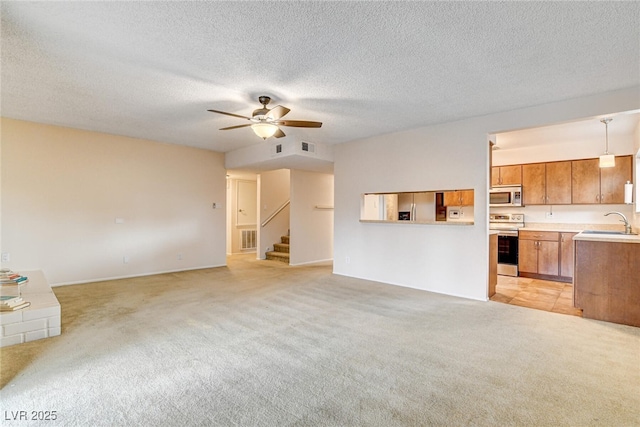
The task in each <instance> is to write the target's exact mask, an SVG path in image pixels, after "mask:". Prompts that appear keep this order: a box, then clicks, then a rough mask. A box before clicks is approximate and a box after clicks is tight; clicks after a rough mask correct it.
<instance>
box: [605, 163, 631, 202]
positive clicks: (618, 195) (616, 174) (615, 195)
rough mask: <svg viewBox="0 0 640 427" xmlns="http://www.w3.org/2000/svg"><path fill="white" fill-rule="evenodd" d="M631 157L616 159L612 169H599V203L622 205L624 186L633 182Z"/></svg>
mask: <svg viewBox="0 0 640 427" xmlns="http://www.w3.org/2000/svg"><path fill="white" fill-rule="evenodd" d="M632 165H633V156H619V157H616V165H615V166H614V167H612V168H602V169H600V194H601V196H600V203H616V204H622V203H624V184H626V182H627V181H629V182H633V181H632V179H633V177H632V168H633V166H632Z"/></svg>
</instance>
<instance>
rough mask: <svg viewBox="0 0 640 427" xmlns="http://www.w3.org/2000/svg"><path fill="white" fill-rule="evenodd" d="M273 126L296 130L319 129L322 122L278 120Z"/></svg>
mask: <svg viewBox="0 0 640 427" xmlns="http://www.w3.org/2000/svg"><path fill="white" fill-rule="evenodd" d="M275 124H277V125H280V126H292V127H298V128H319V127H321V126H322V122H309V121H305V120H278V121H277V122H276V123H275Z"/></svg>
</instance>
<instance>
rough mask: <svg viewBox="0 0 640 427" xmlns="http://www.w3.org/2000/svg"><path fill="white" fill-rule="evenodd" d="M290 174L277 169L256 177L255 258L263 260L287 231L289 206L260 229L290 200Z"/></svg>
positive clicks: (287, 171) (284, 170) (286, 170)
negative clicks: (256, 231)
mask: <svg viewBox="0 0 640 427" xmlns="http://www.w3.org/2000/svg"><path fill="white" fill-rule="evenodd" d="M290 188H291V173H290V171H289V169H278V170H275V171H270V172H263V173H261V174H259V175H258V250H257V254H256V256H257V258H258V259H265V258H266V255H265V252H267V251H268V250H273V244H274V243H280V237H281V236H285V235H286V234H287V232H288V231H289V218H290V216H289V212H290V206H288V207H286V208H285V209H284V210H283V211H281V212H280V213H279V214H278V215H277V216H275V217H274V219H273V220H272V221H270V222H269V223H268V224H267V225H266V226H265V227H261V224H262V222H263V221H265V220H266V219H267V218H269V216H271V214H273V213H274V212H275V211H276V210H278V208H279V207H280V206H282V205H283V204H284V203H285V202H286V201H287V200H289V198H290Z"/></svg>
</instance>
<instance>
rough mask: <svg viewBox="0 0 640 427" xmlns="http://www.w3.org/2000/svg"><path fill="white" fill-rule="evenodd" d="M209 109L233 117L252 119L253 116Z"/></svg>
mask: <svg viewBox="0 0 640 427" xmlns="http://www.w3.org/2000/svg"><path fill="white" fill-rule="evenodd" d="M207 111H211V112H212V113H218V114H224V115H227V116H231V117H238V118H240V119H247V120H251V117H246V116H241V115H240V114H233V113H227V112H226V111H218V110H207Z"/></svg>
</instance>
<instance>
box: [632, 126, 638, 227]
mask: <svg viewBox="0 0 640 427" xmlns="http://www.w3.org/2000/svg"><path fill="white" fill-rule="evenodd" d="M633 142H634V144H633V152H634V153H635V158H634V162H633V180H634V181H633V184H634V192H635V194H634V195H633V203H634V216H633V218H634V225H635V227H634V228H635V230H636V231H637V230H638V228H640V123H638V126H636V130H635V132H634V141H633Z"/></svg>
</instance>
